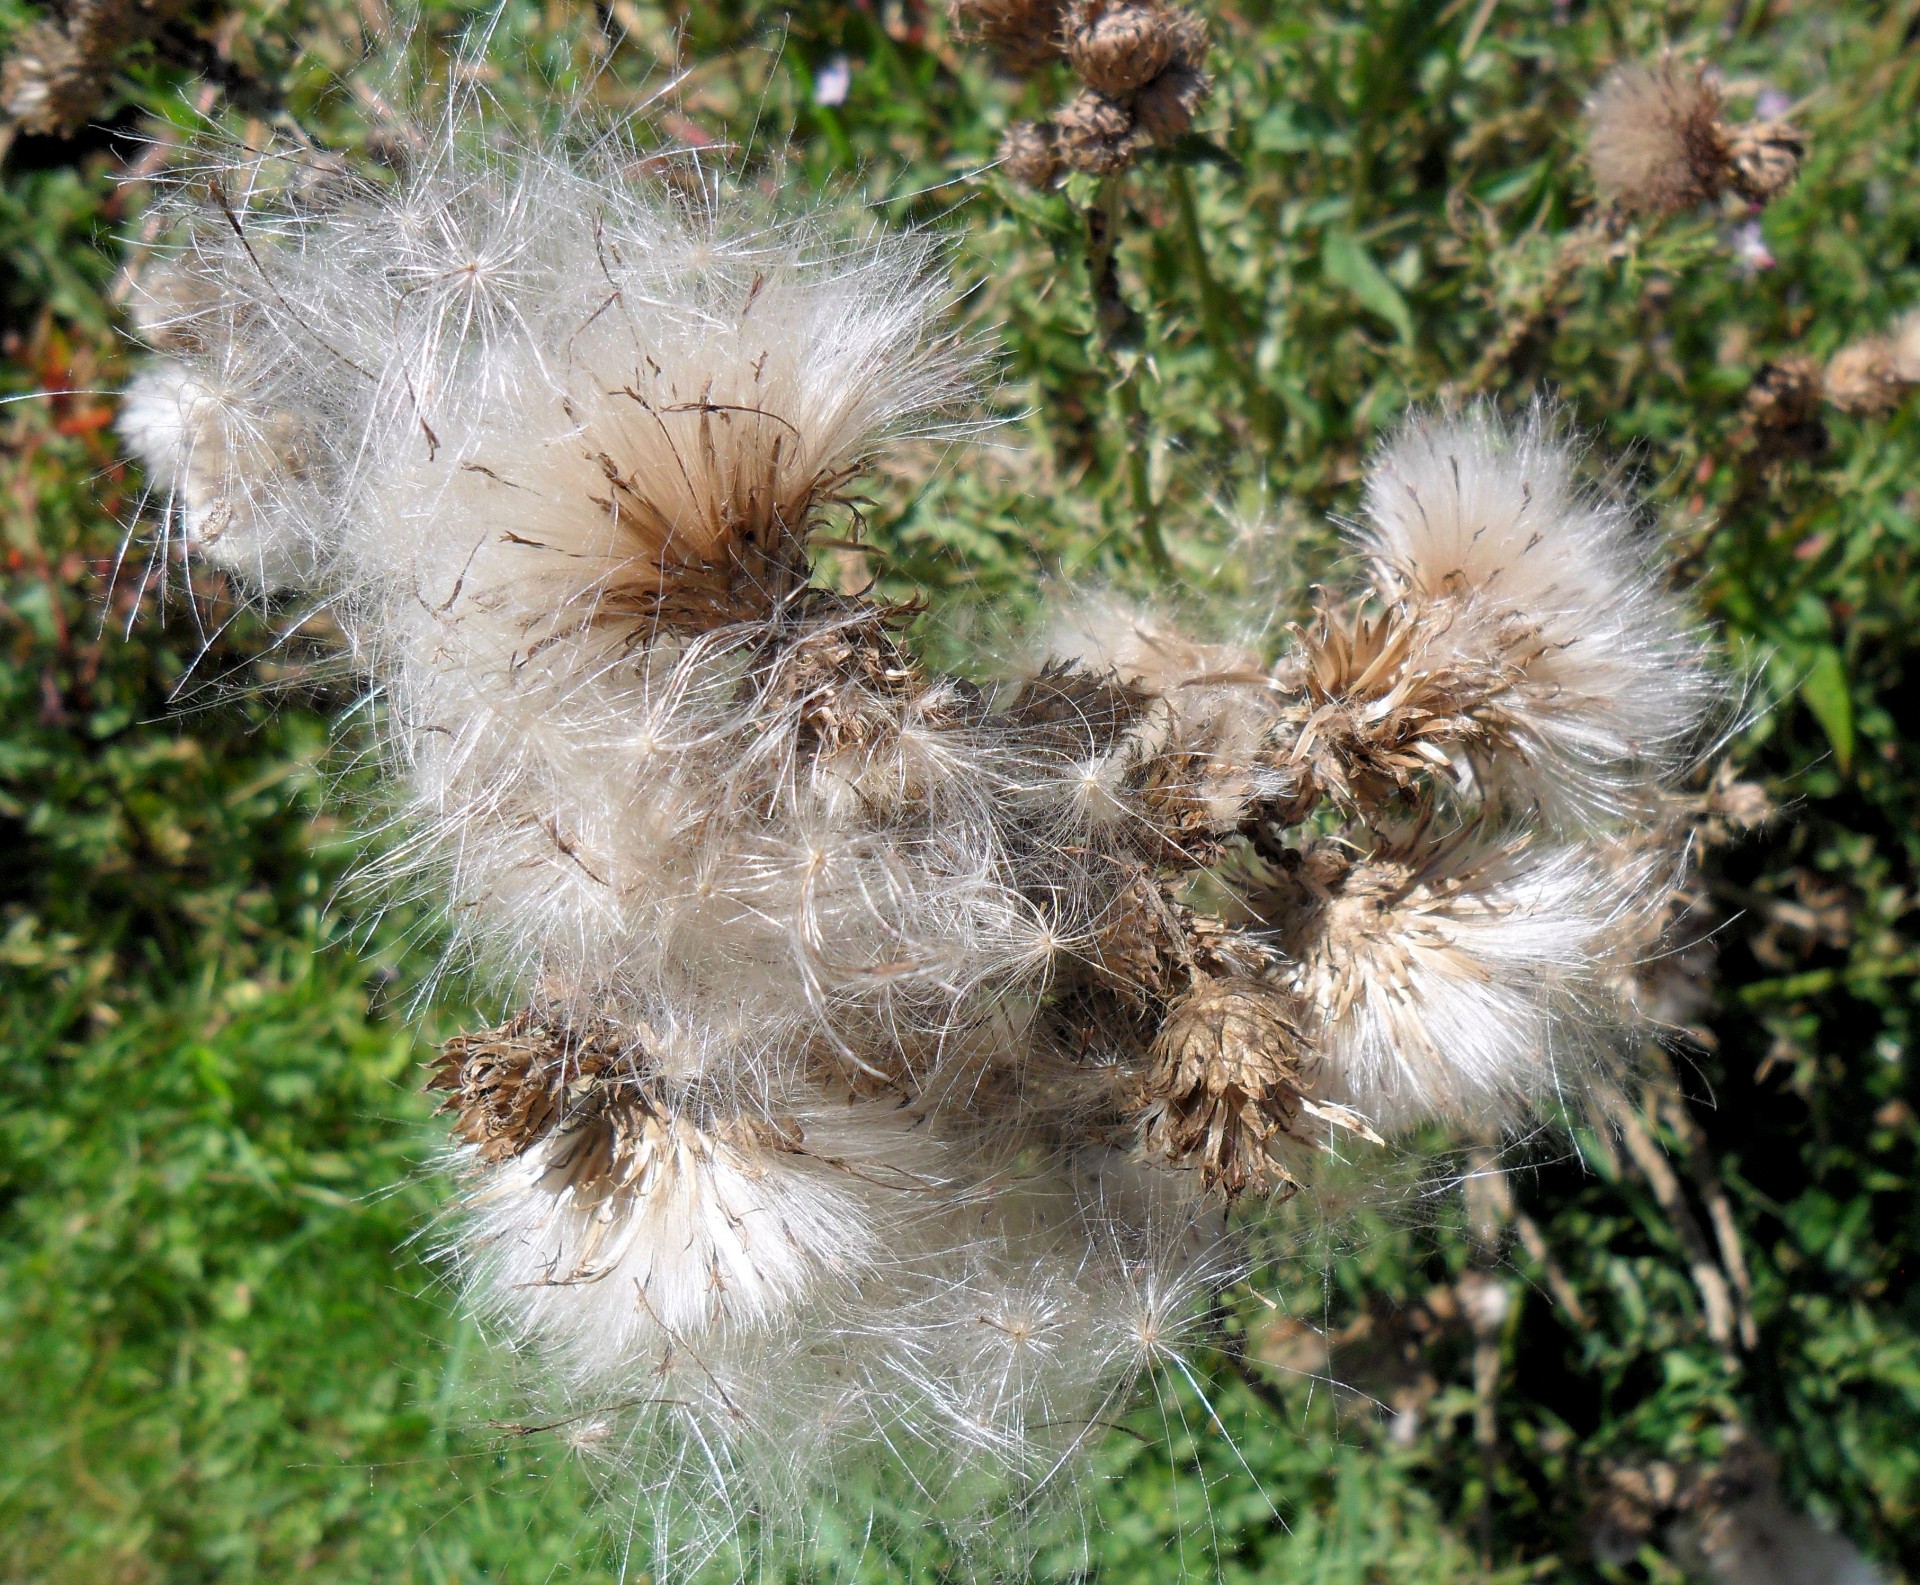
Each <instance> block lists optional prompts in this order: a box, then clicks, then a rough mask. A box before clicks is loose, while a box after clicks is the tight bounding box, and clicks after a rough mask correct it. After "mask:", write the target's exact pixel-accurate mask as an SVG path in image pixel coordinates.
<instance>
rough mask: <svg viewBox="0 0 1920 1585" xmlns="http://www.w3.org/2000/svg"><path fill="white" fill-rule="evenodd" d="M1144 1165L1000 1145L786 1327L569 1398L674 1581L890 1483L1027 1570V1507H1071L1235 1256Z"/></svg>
mask: <svg viewBox="0 0 1920 1585" xmlns="http://www.w3.org/2000/svg"><path fill="white" fill-rule="evenodd" d="M1095 1156H1099V1157H1101V1158H1103V1159H1102V1161H1099V1162H1096V1161H1095V1160H1094V1159H1093V1158H1094V1157H1095ZM1149 1176H1153V1175H1151V1174H1146V1173H1145V1172H1144V1169H1142V1168H1140V1167H1139V1166H1138V1165H1137V1164H1135V1163H1132V1162H1130V1161H1127V1160H1126V1159H1125V1158H1124V1157H1123V1156H1121V1155H1120V1154H1118V1153H1115V1152H1103V1151H1096V1150H1087V1151H1082V1152H1080V1153H1078V1154H1077V1155H1076V1156H1075V1157H1074V1158H1072V1159H1068V1160H1061V1161H1058V1162H1055V1163H1053V1164H1052V1165H1042V1166H1036V1165H1034V1164H1033V1163H1031V1162H1029V1163H1026V1164H1024V1165H1023V1164H1017V1163H1014V1162H1011V1161H1008V1160H1005V1159H1001V1160H1000V1161H999V1165H998V1168H997V1170H996V1171H995V1172H994V1173H993V1175H992V1187H991V1189H990V1190H989V1191H983V1192H979V1193H977V1194H975V1195H973V1196H971V1197H960V1198H956V1199H954V1200H952V1201H950V1202H949V1203H948V1205H947V1208H946V1209H945V1210H944V1211H942V1212H940V1213H939V1214H937V1215H934V1216H931V1217H925V1218H920V1219H907V1220H904V1221H902V1222H900V1223H899V1224H898V1225H897V1226H895V1227H892V1228H889V1229H888V1231H887V1234H886V1238H885V1242H886V1255H885V1256H884V1257H883V1258H882V1259H881V1260H880V1261H878V1262H877V1263H876V1264H875V1265H874V1266H873V1267H872V1268H871V1270H870V1273H869V1274H868V1275H867V1276H866V1277H865V1278H863V1279H862V1280H861V1281H860V1282H859V1283H858V1284H856V1285H854V1286H853V1287H851V1288H842V1289H836V1290H835V1291H834V1292H833V1295H832V1296H831V1297H830V1298H829V1299H827V1300H826V1301H825V1302H824V1303H822V1304H820V1305H818V1306H816V1307H814V1308H812V1309H809V1310H807V1311H805V1312H804V1313H803V1314H801V1315H798V1316H790V1317H789V1318H788V1321H789V1324H787V1325H785V1326H784V1327H783V1326H779V1325H770V1326H768V1327H766V1328H765V1329H763V1330H762V1331H759V1332H755V1333H749V1332H747V1331H744V1330H742V1329H738V1328H735V1329H730V1330H721V1331H718V1332H713V1333H710V1334H707V1335H706V1336H705V1337H703V1338H701V1339H698V1340H695V1341H692V1342H690V1343H688V1344H686V1345H685V1346H683V1347H680V1348H677V1349H672V1350H664V1351H661V1352H660V1353H658V1354H656V1355H654V1356H650V1357H649V1358H648V1360H647V1361H645V1362H644V1363H642V1364H639V1365H636V1367H635V1368H634V1369H633V1370H632V1371H631V1373H630V1374H629V1375H628V1376H627V1377H626V1378H625V1379H624V1380H622V1381H620V1382H618V1383H617V1384H615V1383H608V1384H607V1385H606V1386H605V1387H604V1388H603V1389H602V1397H601V1399H600V1400H599V1406H598V1407H597V1408H588V1407H587V1406H588V1405H589V1404H591V1403H592V1402H593V1400H591V1399H586V1398H581V1397H579V1396H578V1395H577V1393H576V1394H575V1395H574V1396H572V1397H569V1398H568V1399H567V1400H566V1407H567V1410H568V1413H569V1414H570V1415H580V1414H582V1413H583V1411H584V1417H585V1418H587V1419H589V1420H591V1421H592V1422H593V1423H594V1424H595V1426H596V1427H597V1428H598V1429H597V1431H596V1435H595V1438H594V1441H593V1443H592V1445H591V1446H587V1447H584V1448H583V1451H585V1452H587V1453H589V1454H591V1455H593V1456H595V1457H597V1458H600V1459H602V1460H604V1461H606V1462H607V1463H609V1464H610V1465H611V1466H612V1467H613V1468H614V1469H616V1470H617V1471H618V1473H619V1475H620V1487H621V1489H622V1490H623V1491H625V1492H630V1493H634V1494H636V1496H637V1497H638V1499H639V1500H640V1501H643V1502H648V1503H651V1504H652V1505H653V1506H654V1509H655V1512H654V1515H653V1521H654V1522H653V1523H652V1524H651V1525H650V1526H649V1527H648V1528H649V1529H650V1530H651V1532H652V1534H653V1536H654V1538H655V1544H656V1546H658V1547H660V1548H661V1549H662V1550H661V1553H660V1555H659V1556H658V1557H657V1558H656V1560H655V1561H656V1563H657V1564H659V1565H661V1566H662V1567H664V1568H666V1569H668V1570H669V1571H671V1572H675V1573H679V1572H681V1571H683V1570H684V1568H685V1566H686V1564H687V1562H688V1561H689V1558H688V1553H689V1552H690V1551H696V1550H697V1551H699V1552H702V1553H704V1552H708V1551H711V1550H715V1549H718V1548H720V1547H721V1546H723V1545H725V1544H726V1542H727V1540H728V1538H729V1536H730V1534H732V1533H733V1532H735V1531H737V1530H738V1529H739V1528H740V1527H742V1526H752V1527H755V1528H757V1529H758V1530H759V1531H760V1532H761V1533H762V1534H763V1535H764V1534H766V1533H769V1532H772V1533H782V1534H785V1535H789V1536H791V1535H794V1534H800V1535H804V1533H805V1530H806V1527H807V1521H806V1516H807V1515H808V1514H809V1513H811V1512H812V1511H814V1510H815V1509H817V1507H818V1506H819V1505H820V1504H822V1503H823V1502H827V1503H837V1504H841V1505H846V1506H853V1507H865V1506H868V1505H869V1504H872V1503H874V1501H875V1498H876V1495H878V1496H879V1497H880V1504H881V1506H883V1507H889V1508H892V1507H898V1508H902V1509H904V1510H905V1511H909V1512H912V1513H913V1514H914V1515H915V1516H916V1518H917V1521H918V1522H922V1523H928V1524H933V1525H937V1526H939V1527H940V1528H941V1529H942V1531H943V1532H944V1533H945V1534H946V1536H947V1537H948V1539H949V1540H950V1541H951V1542H952V1543H953V1544H954V1545H955V1547H956V1549H957V1550H958V1551H959V1552H960V1553H961V1554H962V1555H963V1556H967V1557H969V1558H971V1559H973V1560H974V1561H988V1560H995V1559H997V1560H998V1561H999V1562H1000V1563H1002V1564H1004V1565H1005V1566H1006V1567H1007V1568H1008V1569H1009V1570H1010V1571H1011V1572H1013V1573H1016V1574H1017V1573H1019V1572H1021V1571H1022V1570H1023V1569H1024V1568H1025V1567H1026V1566H1027V1565H1028V1564H1029V1563H1030V1561H1031V1559H1030V1558H1029V1557H1027V1556H1024V1555H1021V1553H1022V1549H1023V1547H1024V1546H1025V1545H1026V1544H1027V1535H1026V1530H1025V1524H1026V1521H1027V1520H1030V1519H1033V1518H1035V1517H1037V1516H1039V1515H1041V1514H1042V1513H1044V1512H1045V1511H1046V1509H1047V1508H1048V1507H1049V1505H1051V1504H1058V1503H1064V1502H1067V1501H1070V1500H1071V1498H1072V1495H1073V1489H1074V1484H1075V1483H1074V1480H1073V1478H1072V1477H1073V1476H1075V1475H1076V1474H1078V1473H1079V1471H1080V1470H1081V1468H1082V1466H1083V1463H1084V1458H1085V1455H1086V1453H1087V1452H1088V1450H1089V1449H1090V1447H1091V1446H1092V1445H1093V1443H1094V1442H1095V1441H1096V1440H1097V1439H1098V1438H1099V1437H1100V1436H1101V1435H1102V1434H1103V1433H1104V1431H1105V1429H1106V1427H1107V1425H1108V1424H1109V1423H1110V1420H1111V1417H1112V1416H1113V1415H1115V1414H1116V1413H1119V1412H1121V1410H1122V1408H1123V1406H1124V1405H1125V1403H1126V1401H1127V1399H1128V1398H1129V1397H1130V1395H1131V1393H1132V1391H1133V1389H1134V1388H1135V1387H1136V1386H1137V1384H1138V1382H1139V1380H1140V1378H1141V1377H1142V1376H1143V1375H1146V1374H1149V1373H1152V1372H1155V1371H1159V1370H1162V1369H1183V1368H1184V1354H1185V1351H1186V1350H1187V1349H1188V1348H1189V1347H1190V1346H1191V1345H1192V1344H1193V1343H1194V1342H1196V1341H1197V1340H1198V1338H1199V1337H1200V1336H1201V1334H1202V1332H1203V1330H1204V1326H1205V1320H1204V1312H1205V1310H1206V1305H1207V1300H1208V1299H1209V1297H1210V1296H1211V1294H1212V1293H1213V1292H1215V1291H1217V1287H1218V1286H1219V1285H1220V1284H1222V1283H1224V1282H1225V1281H1228V1280H1231V1277H1232V1276H1233V1275H1234V1274H1236V1273H1238V1271H1239V1270H1240V1269H1241V1268H1240V1266H1239V1264H1238V1262H1237V1260H1236V1259H1235V1257H1234V1256H1233V1255H1232V1253H1231V1252H1230V1250H1229V1245H1228V1240H1227V1239H1226V1237H1225V1230H1224V1226H1223V1223H1222V1219H1221V1217H1220V1214H1219V1212H1218V1209H1217V1208H1216V1207H1214V1206H1212V1205H1211V1204H1207V1203H1204V1202H1202V1201H1199V1200H1197V1199H1195V1198H1193V1197H1191V1196H1190V1195H1187V1194H1185V1193H1183V1192H1181V1186H1180V1185H1179V1184H1178V1183H1177V1182H1176V1181H1175V1180H1173V1179H1166V1180H1164V1181H1158V1182H1155V1183H1152V1184H1149V1183H1148V1182H1146V1181H1145V1179H1146V1178H1147V1177H1149ZM876 1454H878V1455H880V1456H879V1457H878V1458H876V1456H875V1455H876Z"/></svg>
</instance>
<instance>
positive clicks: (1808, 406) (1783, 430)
mask: <svg viewBox="0 0 1920 1585" xmlns="http://www.w3.org/2000/svg"><path fill="white" fill-rule="evenodd" d="M1820 387H1821V369H1820V365H1819V364H1818V363H1816V362H1815V361H1814V360H1813V359H1812V358H1805V357H1798V356H1788V357H1785V358H1780V359H1777V360H1775V361H1774V362H1772V363H1769V364H1766V365H1764V366H1763V367H1762V368H1761V370H1760V372H1759V373H1758V374H1756V375H1755V376H1754V377H1753V384H1751V385H1750V386H1748V387H1747V395H1746V400H1745V403H1744V406H1745V408H1746V414H1747V420H1748V422H1749V423H1751V424H1752V425H1753V427H1754V428H1755V429H1756V430H1762V431H1768V432H1771V433H1775V434H1791V433H1792V432H1794V431H1797V430H1799V429H1802V428H1804V427H1805V426H1807V425H1809V424H1814V423H1817V422H1818V421H1819V416H1820Z"/></svg>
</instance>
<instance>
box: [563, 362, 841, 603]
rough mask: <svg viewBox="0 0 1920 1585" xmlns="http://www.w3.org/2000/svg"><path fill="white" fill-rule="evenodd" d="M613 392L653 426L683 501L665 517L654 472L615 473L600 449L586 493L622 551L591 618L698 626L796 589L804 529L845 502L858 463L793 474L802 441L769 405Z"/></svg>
mask: <svg viewBox="0 0 1920 1585" xmlns="http://www.w3.org/2000/svg"><path fill="white" fill-rule="evenodd" d="M621 394H624V395H626V396H628V397H629V398H631V400H632V401H633V402H634V403H635V404H636V405H637V407H638V409H639V411H640V412H641V413H642V414H643V415H644V417H643V418H642V420H641V423H642V425H643V426H647V427H653V428H656V429H657V432H658V439H659V442H660V444H661V446H662V447H663V448H664V449H665V451H666V453H667V455H668V456H669V457H670V458H672V459H673V461H674V462H675V464H676V469H675V474H674V478H676V479H677V480H678V481H681V482H684V484H685V487H686V489H685V498H684V499H683V498H679V497H668V498H667V499H669V500H672V502H673V506H674V508H675V510H673V511H672V512H671V513H670V512H669V511H668V509H667V508H666V507H665V506H664V505H663V500H662V497H661V495H660V493H659V483H658V481H657V480H656V479H654V478H652V477H648V476H646V475H645V474H643V473H642V472H641V471H640V470H639V469H638V468H635V469H634V470H633V471H631V472H628V471H623V469H622V467H621V464H620V462H618V461H617V460H616V459H615V458H614V457H612V456H610V455H609V454H608V453H606V452H604V451H601V452H594V453H592V454H591V455H590V457H589V459H588V460H589V461H591V462H592V463H593V464H594V465H595V466H596V467H597V468H598V469H599V471H600V474H601V476H602V478H603V479H604V481H605V490H606V493H605V494H604V495H603V494H598V493H595V494H592V495H590V496H589V499H590V500H591V502H592V503H593V505H595V506H596V507H598V508H599V509H600V510H601V511H603V512H605V513H607V514H608V515H609V516H610V518H611V519H612V521H613V525H614V529H615V533H616V535H617V536H618V543H619V544H620V545H621V547H622V550H623V552H624V554H623V555H622V558H621V560H620V562H619V564H618V565H617V566H616V567H615V568H614V569H613V570H612V572H611V573H610V575H609V577H608V580H607V587H606V589H605V592H604V593H603V594H602V595H601V596H600V598H599V600H598V602H597V605H596V608H595V611H594V618H593V619H594V620H595V621H598V622H622V621H627V620H630V619H637V620H638V621H640V622H643V623H646V624H648V625H649V626H651V625H652V624H655V623H657V624H658V625H660V626H662V627H665V628H668V629H671V630H673V631H675V632H682V633H701V632H706V631H708V630H710V629H712V628H715V627H722V626H726V625H728V624H730V623H734V622H742V621H751V620H755V619H758V618H763V617H765V616H766V615H767V613H769V612H770V611H772V610H774V609H775V608H776V607H777V606H778V605H779V604H780V603H781V602H782V601H783V600H786V599H787V598H789V597H790V596H791V595H793V594H794V593H795V592H796V591H797V590H799V589H802V588H804V587H805V586H806V583H807V580H808V578H809V577H810V576H811V573H812V564H811V562H810V561H809V559H808V556H807V550H806V541H807V537H808V535H809V534H810V533H811V532H812V530H813V527H814V524H815V520H816V518H817V517H818V515H819V514H820V513H821V512H822V511H823V510H825V509H826V508H827V507H828V506H830V505H833V504H836V503H842V502H843V501H844V493H843V492H844V491H845V488H846V486H847V485H848V483H849V482H851V480H852V479H853V478H854V477H855V476H856V475H857V474H858V472H859V471H860V469H859V466H858V464H851V465H845V466H839V467H835V468H831V469H827V470H823V471H821V472H818V473H813V474H796V473H795V471H794V470H793V468H792V467H791V466H790V463H789V458H790V457H792V456H794V455H797V454H799V453H800V451H801V449H802V444H803V440H804V437H803V436H802V435H801V434H800V432H799V431H798V430H797V429H796V427H795V426H794V424H793V423H792V422H790V421H789V420H787V419H785V418H784V417H782V416H781V415H780V414H779V413H777V412H775V411H774V410H773V409H772V408H770V407H761V406H758V405H755V404H751V403H746V402H723V401H718V400H715V399H713V398H712V397H711V396H710V395H703V396H701V397H699V398H697V399H695V400H693V401H687V402H669V403H660V402H658V401H656V400H654V399H653V398H652V397H651V396H649V395H647V394H645V393H642V392H639V391H634V390H629V391H627V392H625V393H621Z"/></svg>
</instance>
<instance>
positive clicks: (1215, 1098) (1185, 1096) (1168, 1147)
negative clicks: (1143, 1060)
mask: <svg viewBox="0 0 1920 1585" xmlns="http://www.w3.org/2000/svg"><path fill="white" fill-rule="evenodd" d="M1307 1049H1308V1048H1307V1045H1306V1042H1305V1039H1304V1037H1303V1035H1302V1033H1301V1019H1300V1015H1299V1011H1298V1009H1297V1008H1296V1007H1295V1005H1294V1003H1293V1000H1292V998H1291V997H1289V996H1288V995H1287V994H1286V993H1285V992H1284V991H1281V990H1279V989H1277V988H1275V987H1273V986H1269V985H1263V984H1260V983H1258V982H1256V981H1250V980H1225V979H1212V978H1208V977H1204V976H1203V977H1201V978H1199V979H1198V980H1196V982H1195V984H1194V986H1193V989H1192V990H1190V991H1188V992H1187V994H1186V995H1185V996H1183V997H1182V998H1181V999H1180V1000H1179V1001H1177V1002H1176V1003H1174V1005H1173V1007H1172V1008H1171V1009H1170V1011H1169V1012H1168V1014H1167V1018H1166V1021H1165V1023H1163V1024H1162V1025H1161V1026H1160V1031H1159V1034H1158V1035H1157V1037H1156V1038H1155V1040H1154V1042H1153V1048H1152V1051H1151V1053H1150V1062H1149V1066H1148V1068H1147V1070H1146V1073H1145V1074H1144V1076H1143V1078H1142V1081H1141V1094H1140V1119H1141V1139H1142V1144H1143V1146H1144V1148H1145V1150H1146V1152H1147V1154H1148V1155H1149V1156H1151V1157H1154V1158H1156V1159H1159V1160H1163V1161H1173V1162H1179V1163H1181V1164H1182V1165H1184V1166H1188V1167H1194V1168H1197V1169H1198V1170H1199V1172H1200V1174H1201V1176H1202V1178H1203V1179H1204V1181H1205V1182H1206V1183H1207V1185H1208V1186H1209V1187H1210V1188H1215V1189H1218V1190H1220V1191H1221V1192H1222V1193H1224V1194H1226V1195H1228V1196H1230V1197H1233V1196H1238V1195H1241V1194H1246V1193H1255V1194H1260V1195H1270V1194H1274V1193H1276V1192H1278V1193H1291V1192H1292V1191H1293V1189H1294V1188H1295V1187H1297V1184H1296V1182H1295V1179H1294V1177H1293V1174H1292V1173H1290V1172H1289V1171H1288V1170H1287V1167H1286V1164H1285V1159H1284V1154H1283V1152H1284V1147H1285V1145H1286V1143H1287V1141H1288V1139H1289V1136H1290V1132H1291V1130H1292V1128H1293V1126H1294V1124H1295V1122H1296V1121H1297V1120H1298V1118H1299V1115H1300V1109H1301V1098H1302V1090H1303V1087H1304V1086H1303V1081H1302V1078H1301V1066H1302V1063H1303V1062H1304V1061H1305V1060H1306V1054H1307Z"/></svg>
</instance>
